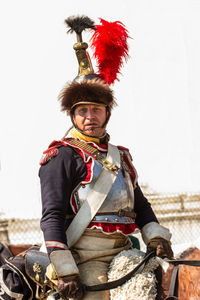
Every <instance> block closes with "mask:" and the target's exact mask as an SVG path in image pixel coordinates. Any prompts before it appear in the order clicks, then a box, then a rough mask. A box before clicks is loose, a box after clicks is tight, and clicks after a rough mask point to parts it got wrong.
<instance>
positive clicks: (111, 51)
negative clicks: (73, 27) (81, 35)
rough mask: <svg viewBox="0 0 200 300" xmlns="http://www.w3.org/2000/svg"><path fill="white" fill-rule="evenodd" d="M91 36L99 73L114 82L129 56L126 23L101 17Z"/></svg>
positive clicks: (108, 81) (108, 80)
mask: <svg viewBox="0 0 200 300" xmlns="http://www.w3.org/2000/svg"><path fill="white" fill-rule="evenodd" d="M100 22H101V25H95V26H96V29H97V30H96V31H95V32H94V34H93V36H92V38H91V47H92V48H93V49H94V57H95V58H96V60H97V64H98V69H99V75H100V76H101V77H102V78H103V79H104V80H105V81H106V82H107V83H108V84H111V83H113V82H114V81H115V80H116V79H117V80H118V78H117V75H118V74H119V73H120V68H121V67H122V65H123V58H124V59H125V60H126V59H127V58H128V44H127V38H128V37H129V36H128V31H127V29H126V28H125V26H124V24H123V23H121V22H119V21H116V22H107V21H105V20H103V19H100Z"/></svg>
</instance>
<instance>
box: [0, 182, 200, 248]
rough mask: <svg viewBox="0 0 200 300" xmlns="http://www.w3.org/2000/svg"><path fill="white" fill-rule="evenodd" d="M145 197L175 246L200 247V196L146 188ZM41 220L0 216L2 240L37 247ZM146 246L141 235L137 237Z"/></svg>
mask: <svg viewBox="0 0 200 300" xmlns="http://www.w3.org/2000/svg"><path fill="white" fill-rule="evenodd" d="M143 191H144V194H145V196H146V197H147V198H148V200H149V202H150V203H151V205H152V207H153V210H154V212H155V214H156V216H157V218H158V220H159V222H160V224H161V225H163V226H165V227H167V228H169V229H170V231H171V233H172V245H175V246H176V245H180V244H185V245H188V247H189V246H190V245H195V244H196V243H197V241H199V244H200V237H199V232H200V193H193V194H181V193H177V194H158V193H155V192H151V191H150V192H149V191H148V189H147V188H146V187H145V186H143ZM39 222H40V221H39V219H38V218H36V219H3V216H0V239H1V241H4V242H9V243H12V244H35V243H41V242H42V233H41V231H40V224H39ZM135 236H136V237H137V238H139V240H140V242H141V249H142V250H144V247H145V246H144V244H143V242H142V240H141V236H140V234H136V235H135Z"/></svg>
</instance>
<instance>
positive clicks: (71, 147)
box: [0, 17, 173, 300]
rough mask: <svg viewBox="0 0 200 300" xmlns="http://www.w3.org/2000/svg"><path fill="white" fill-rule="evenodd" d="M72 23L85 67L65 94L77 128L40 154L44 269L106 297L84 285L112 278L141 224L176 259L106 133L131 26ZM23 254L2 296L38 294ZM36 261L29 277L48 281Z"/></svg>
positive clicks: (7, 271)
mask: <svg viewBox="0 0 200 300" xmlns="http://www.w3.org/2000/svg"><path fill="white" fill-rule="evenodd" d="M66 23H67V25H68V27H70V32H73V31H75V32H76V35H77V43H76V44H75V45H74V49H75V51H76V55H77V58H78V62H79V74H78V76H77V77H76V78H75V79H74V80H73V81H72V82H71V83H68V84H67V85H66V87H65V88H64V89H63V90H62V92H61V94H60V97H59V99H60V102H61V107H62V110H63V111H66V112H67V114H68V115H70V117H71V120H72V124H73V127H72V128H71V130H70V131H69V132H68V133H67V135H66V136H65V137H64V138H63V139H62V140H60V141H54V142H53V143H51V145H50V146H49V148H48V149H47V150H46V151H45V152H44V156H43V158H42V160H41V168H40V171H39V176H40V181H41V194H42V218H41V229H42V230H43V233H44V245H43V248H42V249H41V251H46V252H47V253H48V256H49V259H50V264H49V265H48V267H47V272H46V275H47V277H48V278H49V279H50V280H51V281H52V282H54V283H55V284H56V286H57V290H58V292H59V294H60V296H61V297H62V299H69V298H74V299H84V300H89V299H95V300H100V299H101V300H102V299H103V300H108V299H110V296H109V291H102V292H87V293H85V294H84V293H83V288H82V286H83V284H86V285H93V284H99V283H103V282H106V281H107V271H108V268H109V264H110V262H111V260H112V259H113V258H114V256H115V255H117V254H118V253H119V252H121V251H122V250H126V249H130V248H131V247H132V244H131V241H130V238H129V235H130V234H132V233H134V232H136V230H141V233H142V237H143V240H144V242H145V243H146V244H147V249H148V251H150V250H152V249H154V250H155V252H156V254H157V255H159V256H161V257H169V258H170V257H172V256H173V253H172V250H171V247H170V237H171V234H170V232H169V230H168V229H167V228H165V227H163V226H161V225H160V224H159V223H158V221H157V218H156V216H155V214H154V212H153V210H152V208H151V205H150V204H149V203H148V201H147V199H146V198H145V197H144V195H143V193H142V191H141V189H140V187H139V185H138V180H137V173H136V171H135V168H134V167H133V164H132V159H131V156H130V153H129V151H128V149H126V148H124V147H122V146H118V147H116V146H114V145H112V144H110V143H109V140H110V137H109V135H108V134H107V132H106V126H107V123H108V121H109V118H110V115H111V110H112V108H113V106H114V105H115V100H114V96H113V91H112V90H111V88H110V86H109V84H111V83H113V82H114V81H115V79H117V73H118V72H119V70H120V67H121V65H122V57H125V58H126V57H127V50H128V47H127V43H126V40H127V37H128V34H127V31H126V29H125V27H124V25H123V24H122V23H120V22H114V23H109V22H106V21H105V20H101V25H97V26H94V24H93V22H92V21H91V20H90V19H89V18H87V17H76V18H74V17H73V18H68V19H67V20H66ZM87 28H90V29H91V30H94V31H95V33H94V35H93V42H92V45H93V47H94V48H95V57H96V59H97V61H98V65H99V70H100V71H99V73H98V74H95V73H94V71H93V69H92V65H91V62H90V60H89V57H88V54H87V53H86V48H87V44H86V43H84V42H82V36H81V33H82V31H83V30H84V29H87ZM25 255H26V254H24V255H23V256H20V257H16V258H15V259H13V260H11V261H7V263H6V264H5V265H4V266H3V267H2V272H1V273H2V277H1V278H0V283H1V285H2V292H1V296H0V298H1V299H34V293H35V291H36V290H35V286H32V284H33V282H32V281H31V280H30V278H28V280H27V278H26V276H24V275H23V274H25V263H24V256H25ZM27 256H28V255H27ZM33 262H34V263H36V264H34V265H33V267H31V268H29V270H30V271H31V273H33V271H34V272H35V273H34V274H32V277H31V279H33V281H34V282H37V283H38V284H40V286H42V284H41V282H40V278H41V277H40V275H41V274H42V271H41V269H40V267H41V266H39V265H38V262H37V261H33ZM27 265H28V264H27ZM27 265H26V271H27ZM45 270H46V269H45ZM37 291H38V289H37Z"/></svg>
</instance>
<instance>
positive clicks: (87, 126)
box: [73, 104, 107, 137]
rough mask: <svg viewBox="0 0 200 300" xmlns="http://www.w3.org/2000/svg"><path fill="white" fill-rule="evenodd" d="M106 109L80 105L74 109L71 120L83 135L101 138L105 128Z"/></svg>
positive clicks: (93, 105) (101, 106) (92, 105)
mask: <svg viewBox="0 0 200 300" xmlns="http://www.w3.org/2000/svg"><path fill="white" fill-rule="evenodd" d="M106 114H107V113H106V108H105V106H103V105H95V104H81V105H78V106H77V107H76V108H75V111H74V116H73V120H74V122H75V124H76V126H77V127H78V128H80V129H81V130H83V133H85V134H86V135H90V136H97V137H101V136H102V135H103V134H104V132H105V128H102V126H103V124H104V123H105V121H106Z"/></svg>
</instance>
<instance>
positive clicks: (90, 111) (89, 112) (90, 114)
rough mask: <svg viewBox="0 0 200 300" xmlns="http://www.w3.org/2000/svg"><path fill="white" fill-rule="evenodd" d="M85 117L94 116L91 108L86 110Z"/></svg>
mask: <svg viewBox="0 0 200 300" xmlns="http://www.w3.org/2000/svg"><path fill="white" fill-rule="evenodd" d="M86 118H87V119H93V118H94V113H93V111H92V109H88V110H87V113H86Z"/></svg>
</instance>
